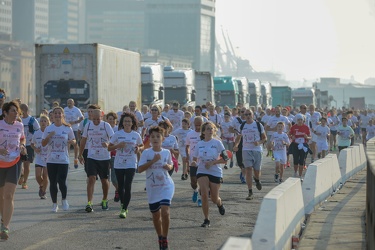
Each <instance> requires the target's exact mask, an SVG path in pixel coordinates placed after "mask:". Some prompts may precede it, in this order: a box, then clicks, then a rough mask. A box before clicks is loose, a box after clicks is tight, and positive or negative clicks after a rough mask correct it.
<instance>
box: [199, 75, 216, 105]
mask: <svg viewBox="0 0 375 250" xmlns="http://www.w3.org/2000/svg"><path fill="white" fill-rule="evenodd" d="M195 91H196V96H195V102H196V103H197V105H203V104H206V102H211V103H212V104H214V105H215V91H214V81H213V78H212V76H211V73H210V72H208V71H195Z"/></svg>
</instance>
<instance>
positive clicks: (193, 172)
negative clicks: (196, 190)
mask: <svg viewBox="0 0 375 250" xmlns="http://www.w3.org/2000/svg"><path fill="white" fill-rule="evenodd" d="M189 169H190V171H189V172H190V177H196V176H197V169H198V167H193V166H190V167H189Z"/></svg>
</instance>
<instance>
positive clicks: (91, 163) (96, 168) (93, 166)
mask: <svg viewBox="0 0 375 250" xmlns="http://www.w3.org/2000/svg"><path fill="white" fill-rule="evenodd" d="M97 175H99V177H100V179H108V177H109V160H103V161H98V160H93V159H90V158H88V159H87V176H97Z"/></svg>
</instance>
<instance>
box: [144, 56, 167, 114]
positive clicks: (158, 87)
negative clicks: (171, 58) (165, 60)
mask: <svg viewBox="0 0 375 250" xmlns="http://www.w3.org/2000/svg"><path fill="white" fill-rule="evenodd" d="M141 82H142V105H147V106H149V105H151V104H155V105H159V106H160V107H164V74H163V66H162V65H161V64H160V63H141Z"/></svg>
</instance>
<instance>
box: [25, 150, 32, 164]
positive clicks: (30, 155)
mask: <svg viewBox="0 0 375 250" xmlns="http://www.w3.org/2000/svg"><path fill="white" fill-rule="evenodd" d="M26 150H27V161H29V162H30V163H33V161H34V149H33V148H32V147H31V146H26Z"/></svg>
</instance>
